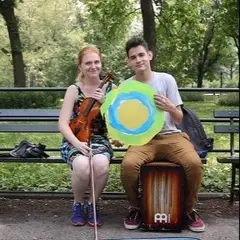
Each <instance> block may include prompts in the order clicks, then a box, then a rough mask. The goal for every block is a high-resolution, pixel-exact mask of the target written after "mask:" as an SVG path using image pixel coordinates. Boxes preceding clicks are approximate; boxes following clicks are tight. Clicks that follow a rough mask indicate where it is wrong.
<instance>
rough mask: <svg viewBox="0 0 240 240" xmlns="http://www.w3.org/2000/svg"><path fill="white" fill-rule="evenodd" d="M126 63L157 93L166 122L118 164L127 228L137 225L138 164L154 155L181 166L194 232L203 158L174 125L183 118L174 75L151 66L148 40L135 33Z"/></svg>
mask: <svg viewBox="0 0 240 240" xmlns="http://www.w3.org/2000/svg"><path fill="white" fill-rule="evenodd" d="M126 53H127V58H128V64H129V66H130V67H131V68H132V69H133V71H134V72H135V76H133V77H132V78H131V79H133V80H136V81H139V82H142V83H146V84H149V85H151V86H152V87H153V88H154V89H155V90H156V92H157V93H158V94H156V95H155V96H154V101H155V104H156V107H158V108H160V109H162V110H164V112H165V124H164V127H163V129H162V130H161V131H160V132H159V134H157V135H156V136H155V137H154V138H153V139H152V140H151V141H150V142H149V143H147V144H145V145H144V146H130V147H129V149H128V151H127V153H126V155H125V157H124V159H123V162H122V165H121V180H122V183H123V187H124V189H125V191H126V194H127V198H128V201H129V204H130V207H129V213H128V215H127V217H126V218H125V219H124V226H125V228H127V229H137V228H138V227H139V226H140V223H141V220H140V210H139V204H140V200H139V192H138V181H139V173H140V167H141V165H143V164H145V163H148V162H152V161H154V159H156V158H157V159H158V160H161V159H162V160H163V159H165V160H168V161H170V162H173V163H176V164H180V165H182V166H183V168H184V171H185V175H186V180H187V186H186V188H187V192H186V201H185V209H184V211H185V217H186V223H187V225H188V228H189V229H190V230H192V231H194V232H202V231H204V229H205V225H204V222H203V221H202V220H201V218H200V217H199V215H198V214H197V213H196V211H195V210H194V209H193V208H194V206H195V205H196V202H197V193H198V191H199V188H200V185H201V181H202V172H203V167H202V162H201V159H200V158H199V156H198V154H197V153H196V151H195V150H194V146H193V145H192V144H191V142H190V141H189V137H188V135H187V134H186V133H183V132H181V131H180V130H179V129H177V128H176V126H175V124H179V123H180V122H181V120H182V117H183V113H182V110H181V105H182V104H183V102H182V100H181V96H180V94H179V92H178V87H177V84H176V81H175V79H174V78H173V77H172V76H171V75H170V74H167V73H162V72H154V71H152V70H151V66H150V61H151V59H152V56H153V54H152V52H151V51H150V50H149V48H148V45H147V43H146V42H145V41H144V40H143V39H141V38H138V37H134V38H132V39H130V40H129V41H128V42H127V43H126Z"/></svg>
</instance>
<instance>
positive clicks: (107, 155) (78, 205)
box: [59, 46, 113, 226]
mask: <svg viewBox="0 0 240 240" xmlns="http://www.w3.org/2000/svg"><path fill="white" fill-rule="evenodd" d="M78 69H79V74H78V77H77V80H78V81H77V83H76V84H74V85H71V86H69V87H68V89H67V91H66V93H65V97H64V102H63V106H62V109H61V111H60V117H59V130H60V132H61V133H62V135H63V137H64V138H63V141H62V146H61V155H62V158H63V159H64V161H66V162H67V163H68V164H69V165H70V167H71V169H72V189H73V195H74V202H73V208H72V211H73V213H72V218H71V221H72V224H73V225H75V226H83V225H84V224H85V223H86V221H87V222H88V223H89V224H90V225H91V226H94V217H93V199H92V193H91V192H90V195H89V196H90V197H89V199H88V202H87V204H86V207H85V204H84V194H85V192H86V190H87V189H88V188H89V186H90V185H91V184H90V164H89V150H90V148H89V146H88V144H87V143H86V142H81V141H79V140H78V139H77V138H76V137H75V135H74V134H73V133H72V131H71V129H70V127H69V122H70V120H71V119H72V118H74V117H76V116H77V109H78V106H79V105H80V104H81V102H82V101H83V100H84V98H86V97H92V98H94V99H96V100H97V101H99V102H100V103H103V102H104V99H105V94H106V93H107V92H109V91H110V90H111V89H112V84H111V83H110V84H108V83H106V84H105V85H104V86H103V88H102V89H100V88H98V86H99V84H100V82H101V80H100V77H99V75H100V72H101V70H102V59H101V53H100V51H99V50H98V49H97V48H95V47H91V46H90V47H85V48H83V49H82V50H81V51H80V53H79V55H78ZM93 124H94V132H93V137H92V139H91V142H92V143H93V144H94V146H93V147H92V154H93V158H92V162H93V169H94V171H93V174H94V179H95V185H94V187H95V198H96V202H97V199H98V198H99V196H100V195H101V193H102V190H103V189H104V187H105V185H106V183H107V179H108V171H109V160H110V159H111V157H112V155H113V151H112V148H111V144H110V142H109V140H108V138H107V129H106V125H105V122H104V120H103V118H102V117H101V115H100V114H99V116H98V117H97V118H96V119H95V120H94V122H93ZM85 209H86V210H87V214H86V216H85V213H84V211H85ZM96 215H97V218H96V221H97V225H98V226H101V225H102V224H103V220H102V218H101V216H100V214H99V209H98V208H97V206H96Z"/></svg>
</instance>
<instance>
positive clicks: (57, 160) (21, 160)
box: [0, 156, 207, 164]
mask: <svg viewBox="0 0 240 240" xmlns="http://www.w3.org/2000/svg"><path fill="white" fill-rule="evenodd" d="M122 160H123V157H113V158H112V159H111V160H110V163H111V164H120V163H121V162H122ZM201 160H202V163H203V164H206V163H207V160H206V159H201ZM0 162H5V163H13V162H14V163H18V162H19V163H65V162H64V161H63V159H62V158H61V157H58V156H51V157H49V158H16V157H1V156H0Z"/></svg>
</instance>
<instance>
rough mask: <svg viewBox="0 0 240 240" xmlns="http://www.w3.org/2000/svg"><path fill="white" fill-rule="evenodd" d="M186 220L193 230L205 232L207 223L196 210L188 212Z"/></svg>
mask: <svg viewBox="0 0 240 240" xmlns="http://www.w3.org/2000/svg"><path fill="white" fill-rule="evenodd" d="M186 221H187V226H188V228H189V229H190V230H191V231H193V232H203V231H204V230H205V224H204V222H203V220H202V219H201V218H200V216H199V214H198V213H197V212H196V211H195V210H193V211H192V212H191V213H186Z"/></svg>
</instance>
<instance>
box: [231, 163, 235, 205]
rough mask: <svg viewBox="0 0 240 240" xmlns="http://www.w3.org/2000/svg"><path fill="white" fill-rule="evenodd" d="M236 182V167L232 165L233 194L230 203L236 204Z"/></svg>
mask: <svg viewBox="0 0 240 240" xmlns="http://www.w3.org/2000/svg"><path fill="white" fill-rule="evenodd" d="M235 182H236V165H235V164H233V163H232V183H231V194H230V203H231V204H233V202H234V187H235Z"/></svg>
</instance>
